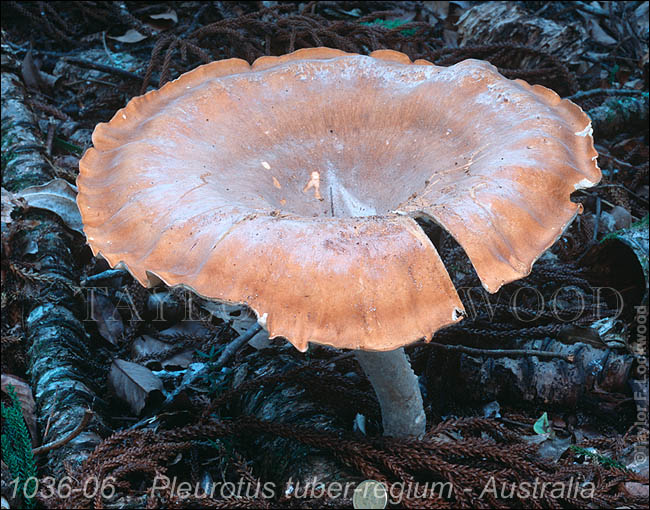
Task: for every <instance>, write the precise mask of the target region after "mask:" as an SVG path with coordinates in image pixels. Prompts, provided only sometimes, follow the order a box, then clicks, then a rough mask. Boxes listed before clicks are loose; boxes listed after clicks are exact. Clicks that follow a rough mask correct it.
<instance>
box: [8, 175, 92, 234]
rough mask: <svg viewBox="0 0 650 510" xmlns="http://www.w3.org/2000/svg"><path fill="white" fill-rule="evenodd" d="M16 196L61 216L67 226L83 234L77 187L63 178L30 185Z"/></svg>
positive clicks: (29, 203) (30, 204)
mask: <svg viewBox="0 0 650 510" xmlns="http://www.w3.org/2000/svg"><path fill="white" fill-rule="evenodd" d="M15 196H16V198H23V199H25V202H27V205H28V206H29V207H34V208H37V209H45V210H46V211H51V212H53V213H54V214H56V215H57V216H59V218H61V219H62V220H63V221H64V222H65V224H66V226H67V227H68V228H70V229H72V230H74V231H76V232H79V233H80V234H83V223H82V222H81V215H80V214H79V208H78V207H77V189H76V188H75V187H74V186H73V185H72V184H70V183H68V182H67V181H64V180H63V179H53V180H51V181H50V182H48V183H46V184H42V185H40V186H30V187H29V188H25V189H23V190H22V191H20V192H19V193H16V195H15Z"/></svg>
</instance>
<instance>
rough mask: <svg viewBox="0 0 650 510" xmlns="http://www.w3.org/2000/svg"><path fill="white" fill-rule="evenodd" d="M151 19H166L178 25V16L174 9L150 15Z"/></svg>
mask: <svg viewBox="0 0 650 510" xmlns="http://www.w3.org/2000/svg"><path fill="white" fill-rule="evenodd" d="M149 17H150V18H151V19H164V20H169V21H173V22H174V23H178V16H177V15H176V11H175V10H173V9H172V10H170V11H167V12H161V13H160V14H149Z"/></svg>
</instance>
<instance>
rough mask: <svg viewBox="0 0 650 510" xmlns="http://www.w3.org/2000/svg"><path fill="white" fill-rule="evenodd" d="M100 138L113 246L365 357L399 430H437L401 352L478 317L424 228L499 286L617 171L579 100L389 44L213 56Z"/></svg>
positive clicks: (89, 211) (299, 339) (97, 161)
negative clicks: (355, 50)
mask: <svg viewBox="0 0 650 510" xmlns="http://www.w3.org/2000/svg"><path fill="white" fill-rule="evenodd" d="M93 144H94V148H91V149H89V150H88V151H87V152H86V154H85V155H84V157H83V159H82V160H81V163H80V175H79V178H78V181H77V183H78V186H79V195H78V199H77V200H78V205H79V209H80V210H81V215H82V218H83V222H84V230H85V233H86V235H87V238H88V242H89V243H90V246H91V248H92V250H93V253H94V254H95V255H101V256H103V257H104V258H105V259H106V260H107V261H108V262H109V263H110V264H111V265H112V266H118V265H122V266H124V267H126V268H127V269H128V270H129V271H130V272H131V274H133V276H134V277H135V278H136V279H137V280H138V281H139V282H140V283H141V284H143V285H154V284H156V283H159V282H160V281H162V282H164V283H166V284H167V285H170V286H173V285H184V286H187V287H189V288H191V289H193V290H194V291H195V292H197V293H198V294H200V295H202V296H204V297H206V298H209V299H213V300H217V301H221V302H228V303H243V304H246V305H248V306H249V307H250V308H251V309H252V310H254V312H255V313H256V314H257V317H258V321H259V323H260V324H262V325H263V326H264V327H265V328H266V329H267V330H268V333H269V336H270V337H272V338H273V337H278V336H279V337H284V338H286V339H287V340H288V341H289V342H291V343H292V344H293V345H295V346H296V348H298V349H299V350H301V351H305V350H306V349H307V348H308V344H309V342H316V343H320V344H327V345H331V346H334V347H337V348H345V349H355V350H356V355H357V358H358V360H359V362H360V364H361V366H362V367H363V369H364V371H365V372H366V374H367V375H368V377H369V379H370V381H371V382H372V384H373V387H374V388H375V391H376V393H377V396H378V398H379V402H380V405H381V410H382V419H383V427H384V434H386V435H390V436H398V437H408V436H420V435H422V434H423V433H424V430H425V415H424V410H423V405H422V397H421V395H420V390H419V387H418V383H417V378H416V377H415V375H414V373H413V371H412V370H411V367H410V365H409V362H408V360H407V358H406V355H405V354H404V350H403V348H402V347H403V346H404V345H407V344H410V343H412V342H414V341H416V340H418V339H422V338H424V339H425V340H428V339H430V338H431V336H432V334H433V333H435V332H436V331H437V330H438V329H440V328H442V327H444V326H447V325H449V324H453V323H455V322H457V321H459V320H460V319H461V318H462V316H463V306H462V304H461V301H460V299H459V297H458V295H457V293H456V290H455V288H454V286H453V284H452V282H451V280H450V278H449V275H448V274H447V271H446V270H445V267H444V265H443V263H442V261H441V259H440V257H439V255H438V253H437V252H436V250H435V248H434V246H433V244H432V243H431V241H430V240H429V238H428V237H427V236H426V235H425V233H424V231H423V230H422V229H421V228H420V226H419V225H418V223H417V222H416V221H415V220H416V219H419V218H424V219H427V220H432V221H434V222H436V223H437V224H439V225H440V226H442V227H443V228H445V229H446V230H447V231H448V232H449V233H450V234H451V235H452V236H453V237H454V238H455V239H456V240H457V241H458V242H459V243H460V245H461V246H462V247H463V248H464V249H465V251H466V253H467V255H468V256H469V258H470V260H471V262H472V263H473V265H474V267H475V269H476V271H477V273H478V275H479V277H480V278H481V280H482V282H483V285H484V286H485V288H486V289H487V290H488V291H490V292H496V291H497V290H498V289H499V288H500V287H501V286H502V285H503V284H505V283H508V282H510V281H513V280H515V279H518V278H521V277H523V276H525V275H527V274H528V273H529V272H530V270H531V266H532V264H533V262H534V261H535V260H536V259H537V257H539V255H540V254H541V253H542V252H543V251H544V250H546V249H547V248H549V247H550V246H551V245H552V244H553V243H554V242H555V240H557V239H558V237H559V236H560V235H561V234H562V232H563V230H564V229H565V228H566V226H567V225H568V224H569V223H570V222H571V221H572V219H573V218H574V217H575V216H576V214H577V213H578V212H579V211H580V205H579V204H576V203H573V202H571V200H570V195H571V193H572V192H573V191H574V190H576V189H578V188H584V187H588V186H591V185H593V184H595V183H596V182H598V180H599V179H600V171H599V169H598V166H597V164H596V156H597V153H596V151H595V150H594V145H593V140H592V137H591V124H590V121H589V118H588V117H587V115H586V114H585V113H584V112H583V111H582V110H581V109H580V108H579V107H578V106H576V105H575V104H573V103H571V102H570V101H568V100H562V99H560V97H559V96H558V95H557V94H556V93H554V92H553V91H551V90H549V89H547V88H544V87H541V86H538V85H535V86H530V85H529V84H527V83H526V82H524V81H521V80H515V81H511V80H508V79H506V78H504V77H503V76H501V75H500V74H499V73H498V72H497V70H496V69H495V68H494V67H493V66H492V65H490V64H488V63H486V62H481V61H477V60H466V61H464V62H460V63H458V64H456V65H453V66H451V67H437V66H435V65H432V64H431V63H429V62H427V61H424V60H416V61H415V62H413V63H412V62H411V61H410V60H409V58H408V57H407V56H406V55H404V54H402V53H398V52H395V51H389V50H380V51H375V52H373V53H371V54H370V56H363V55H356V54H350V53H345V52H343V51H339V50H334V49H328V48H313V49H303V50H299V51H296V52H294V53H291V54H288V55H284V56H281V57H262V58H260V59H258V60H256V61H255V63H254V64H253V65H252V66H251V65H249V64H248V63H247V62H245V61H244V60H240V59H228V60H222V61H218V62H212V63H210V64H207V65H204V66H201V67H198V68H196V69H194V70H193V71H190V72H188V73H186V74H184V75H182V76H181V77H180V78H178V79H177V80H175V81H173V82H170V83H167V84H166V85H165V86H163V87H162V88H161V89H160V90H155V91H152V92H149V93H147V94H145V95H143V96H140V97H136V98H134V99H133V100H131V101H130V102H129V103H128V105H127V106H126V107H125V108H123V109H121V110H119V111H118V112H117V113H116V114H115V116H114V117H113V119H112V120H111V121H110V122H108V123H105V124H99V125H98V126H97V128H96V129H95V132H94V133H93Z"/></svg>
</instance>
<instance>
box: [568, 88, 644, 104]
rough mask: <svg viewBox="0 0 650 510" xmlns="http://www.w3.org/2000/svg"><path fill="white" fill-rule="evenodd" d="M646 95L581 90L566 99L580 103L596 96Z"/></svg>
mask: <svg viewBox="0 0 650 510" xmlns="http://www.w3.org/2000/svg"><path fill="white" fill-rule="evenodd" d="M644 94H645V95H646V96H647V95H648V93H647V92H646V91H645V90H636V89H591V90H583V91H581V92H578V93H576V94H573V95H572V96H568V97H567V98H566V99H570V100H571V101H580V100H582V99H589V98H592V97H598V96H612V97H613V96H643V95H644Z"/></svg>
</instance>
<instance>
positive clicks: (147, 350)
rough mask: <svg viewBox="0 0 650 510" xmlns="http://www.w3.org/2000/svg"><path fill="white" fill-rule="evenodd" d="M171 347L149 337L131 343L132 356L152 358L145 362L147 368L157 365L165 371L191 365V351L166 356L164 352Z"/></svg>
mask: <svg viewBox="0 0 650 510" xmlns="http://www.w3.org/2000/svg"><path fill="white" fill-rule="evenodd" d="M172 347H173V346H172V345H169V344H166V343H165V342H161V341H160V340H157V339H156V338H153V337H151V336H149V335H142V336H141V337H138V338H136V339H135V341H134V342H133V354H134V356H139V357H150V358H152V359H151V360H150V361H148V362H147V367H148V368H153V367H152V366H151V365H150V363H151V364H159V366H162V368H164V369H165V370H170V369H173V368H187V367H188V366H189V364H190V363H192V354H193V352H194V351H193V350H192V349H187V350H185V351H182V352H179V353H177V354H172V355H171V356H170V355H168V354H167V355H166V354H165V351H169V350H170V349H171V348H172Z"/></svg>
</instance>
